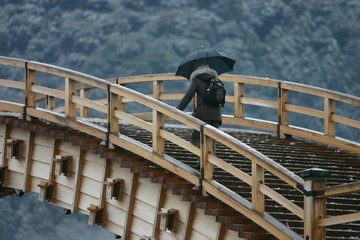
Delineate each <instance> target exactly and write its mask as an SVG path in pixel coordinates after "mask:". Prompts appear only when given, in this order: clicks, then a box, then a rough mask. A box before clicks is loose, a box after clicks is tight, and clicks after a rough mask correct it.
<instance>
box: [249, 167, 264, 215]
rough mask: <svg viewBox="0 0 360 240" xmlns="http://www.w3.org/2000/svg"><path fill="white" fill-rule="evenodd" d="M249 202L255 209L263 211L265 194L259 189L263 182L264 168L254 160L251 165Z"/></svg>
mask: <svg viewBox="0 0 360 240" xmlns="http://www.w3.org/2000/svg"><path fill="white" fill-rule="evenodd" d="M251 168H252V171H251V176H252V184H251V203H252V207H253V209H254V210H255V211H258V212H264V211H265V195H264V194H263V193H262V192H261V191H260V186H261V185H262V184H265V170H264V168H262V167H261V166H259V165H258V164H256V163H255V162H252V165H251Z"/></svg>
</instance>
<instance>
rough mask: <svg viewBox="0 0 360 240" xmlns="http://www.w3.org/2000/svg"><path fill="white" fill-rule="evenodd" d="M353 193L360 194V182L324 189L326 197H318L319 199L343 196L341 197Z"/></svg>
mask: <svg viewBox="0 0 360 240" xmlns="http://www.w3.org/2000/svg"><path fill="white" fill-rule="evenodd" d="M353 192H360V182H354V183H348V184H342V185H337V186H332V187H327V188H325V189H324V195H321V196H318V198H322V197H326V198H328V197H333V196H341V195H346V194H350V193H353Z"/></svg>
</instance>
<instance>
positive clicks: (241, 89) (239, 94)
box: [234, 83, 245, 118]
mask: <svg viewBox="0 0 360 240" xmlns="http://www.w3.org/2000/svg"><path fill="white" fill-rule="evenodd" d="M244 96H245V84H244V83H234V117H237V118H244V117H245V106H244V104H243V103H241V99H242V98H243V97H244Z"/></svg>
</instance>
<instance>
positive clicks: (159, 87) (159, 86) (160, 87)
mask: <svg viewBox="0 0 360 240" xmlns="http://www.w3.org/2000/svg"><path fill="white" fill-rule="evenodd" d="M163 91H164V82H163V81H153V95H152V97H153V98H155V99H160V96H161V95H162V93H163Z"/></svg>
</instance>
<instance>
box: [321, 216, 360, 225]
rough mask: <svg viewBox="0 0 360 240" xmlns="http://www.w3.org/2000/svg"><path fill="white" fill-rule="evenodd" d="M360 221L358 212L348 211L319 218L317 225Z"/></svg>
mask: <svg viewBox="0 0 360 240" xmlns="http://www.w3.org/2000/svg"><path fill="white" fill-rule="evenodd" d="M356 221H360V213H349V214H344V215H340V216H335V217H327V218H323V219H320V220H319V226H321V227H327V226H332V225H336V224H343V223H348V222H356Z"/></svg>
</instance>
